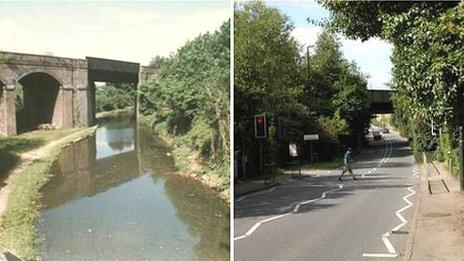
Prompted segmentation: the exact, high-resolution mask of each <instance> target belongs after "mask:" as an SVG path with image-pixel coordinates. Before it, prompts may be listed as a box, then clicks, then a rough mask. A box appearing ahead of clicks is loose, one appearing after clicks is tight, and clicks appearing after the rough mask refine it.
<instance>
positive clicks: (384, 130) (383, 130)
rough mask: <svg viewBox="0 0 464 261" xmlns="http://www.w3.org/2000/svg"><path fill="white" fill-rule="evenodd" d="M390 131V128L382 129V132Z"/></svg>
mask: <svg viewBox="0 0 464 261" xmlns="http://www.w3.org/2000/svg"><path fill="white" fill-rule="evenodd" d="M389 132H390V130H389V129H388V128H383V129H382V133H389Z"/></svg>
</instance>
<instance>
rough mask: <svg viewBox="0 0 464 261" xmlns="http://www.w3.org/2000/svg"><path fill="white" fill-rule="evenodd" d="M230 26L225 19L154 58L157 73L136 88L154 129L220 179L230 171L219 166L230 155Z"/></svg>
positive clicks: (153, 63)
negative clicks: (166, 54)
mask: <svg viewBox="0 0 464 261" xmlns="http://www.w3.org/2000/svg"><path fill="white" fill-rule="evenodd" d="M229 28H230V22H225V23H224V24H223V25H222V26H221V27H220V29H219V30H218V31H216V32H214V33H207V34H204V35H200V36H198V37H196V38H195V39H194V40H192V41H189V42H187V43H186V44H185V45H184V46H183V47H182V48H180V49H179V50H178V51H177V52H176V53H175V54H172V55H171V56H170V57H167V58H163V57H155V58H154V59H153V61H152V64H151V66H154V67H156V68H157V76H156V78H155V79H154V80H153V81H152V82H149V83H146V84H145V85H143V86H142V88H141V95H142V96H141V98H142V99H141V100H142V104H141V110H142V112H143V114H145V115H150V118H151V122H152V125H153V126H154V127H155V128H156V129H157V131H158V132H160V134H162V135H168V136H170V137H172V138H173V139H174V144H176V145H175V146H177V147H179V148H182V149H180V150H179V153H180V154H185V155H184V156H185V157H188V156H187V154H188V152H187V151H190V152H192V154H196V152H198V153H199V155H200V157H201V160H202V161H204V162H203V167H204V168H203V170H202V171H204V172H208V173H210V174H211V175H213V176H214V175H218V176H221V177H228V173H229V172H228V171H225V168H223V166H222V164H228V163H227V162H228V158H229V111H230V109H229V106H230V103H229V86H230V74H229V73H230V66H229V59H230V58H229V57H230V46H229V42H230V30H229ZM184 145H185V146H187V147H185V146H184ZM181 152H182V153H181ZM184 152H185V153H184ZM194 152H195V153H194ZM225 159H226V160H225ZM224 160H225V161H224ZM219 161H221V164H219V163H218V162H219ZM215 166H216V167H217V168H216V167H215ZM206 169H209V170H206ZM219 172H220V173H219ZM200 174H201V173H200Z"/></svg>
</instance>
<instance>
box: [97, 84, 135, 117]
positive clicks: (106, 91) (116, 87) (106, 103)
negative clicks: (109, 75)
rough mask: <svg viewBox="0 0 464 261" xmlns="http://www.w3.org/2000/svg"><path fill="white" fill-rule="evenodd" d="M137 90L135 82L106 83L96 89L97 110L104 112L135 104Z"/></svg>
mask: <svg viewBox="0 0 464 261" xmlns="http://www.w3.org/2000/svg"><path fill="white" fill-rule="evenodd" d="M136 92H137V90H136V86H134V85H133V84H126V83H122V84H115V83H106V84H105V86H102V87H97V88H96V90H95V110H96V112H103V111H112V110H117V109H124V108H127V107H129V106H133V105H134V102H135V99H136Z"/></svg>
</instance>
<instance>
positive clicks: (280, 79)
mask: <svg viewBox="0 0 464 261" xmlns="http://www.w3.org/2000/svg"><path fill="white" fill-rule="evenodd" d="M234 22H235V50H234V58H235V62H234V65H235V68H234V77H235V82H234V84H235V86H234V91H235V92H234V95H235V97H234V103H235V106H234V107H235V108H234V110H235V111H234V113H235V115H234V116H235V118H234V130H235V133H234V135H235V143H236V145H237V148H240V150H241V151H242V153H243V154H244V155H247V156H246V158H247V160H248V163H249V166H247V167H248V171H249V172H251V173H258V170H257V169H258V166H259V165H260V164H258V163H259V157H258V155H259V150H260V147H262V149H263V151H264V154H265V158H266V159H265V161H266V163H267V164H269V163H270V164H272V163H277V162H282V161H286V160H287V157H288V151H287V148H288V143H297V144H298V147H299V148H301V149H302V151H300V155H301V156H302V157H306V156H307V154H308V153H309V148H308V147H309V146H308V144H302V143H301V140H302V136H303V134H307V133H318V134H319V135H320V138H321V140H320V141H319V142H318V143H317V144H315V148H314V151H315V152H318V153H319V158H320V159H322V160H326V159H330V158H333V157H335V156H336V153H334V152H336V151H337V150H338V149H339V147H342V145H351V146H356V145H358V143H359V141H360V140H361V139H363V137H364V130H365V129H366V128H367V126H368V124H369V120H370V113H369V110H368V100H367V91H366V86H367V81H366V76H364V75H362V74H361V73H360V72H359V70H358V68H357V67H356V65H355V64H352V63H350V62H349V61H347V60H346V59H345V58H343V55H342V52H341V47H340V43H339V40H338V39H337V38H336V36H335V35H334V34H332V33H330V32H329V31H325V32H323V33H322V34H321V35H320V36H319V38H318V40H317V43H316V46H315V47H316V48H315V53H314V54H313V55H310V56H309V57H307V56H305V55H304V54H303V53H300V47H299V46H298V43H297V42H296V40H295V39H294V38H293V37H292V36H291V32H292V30H293V24H292V23H291V21H290V20H289V19H288V18H287V17H286V16H285V15H283V14H282V13H280V11H279V10H278V9H276V8H272V7H268V6H266V5H265V3H263V2H261V1H252V2H249V3H245V4H238V5H237V6H236V9H235V21H234ZM308 60H309V63H308ZM261 113H265V114H266V116H267V119H268V126H269V127H268V138H267V139H266V140H265V141H260V140H257V139H255V138H254V123H253V119H254V116H255V115H256V114H261ZM278 120H281V121H283V122H284V124H285V126H286V127H285V136H286V137H285V138H283V139H282V138H279V137H278V135H277V132H278V128H279V126H278V122H279V121H278ZM328 150H330V151H328ZM305 154H306V155H305ZM306 158H307V157H306Z"/></svg>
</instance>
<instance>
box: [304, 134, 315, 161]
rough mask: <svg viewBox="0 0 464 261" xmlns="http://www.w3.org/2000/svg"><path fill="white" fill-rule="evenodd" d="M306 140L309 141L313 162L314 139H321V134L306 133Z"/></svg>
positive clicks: (310, 159) (310, 158)
mask: <svg viewBox="0 0 464 261" xmlns="http://www.w3.org/2000/svg"><path fill="white" fill-rule="evenodd" d="M303 140H304V141H309V162H310V163H313V142H312V141H313V140H319V134H305V135H303Z"/></svg>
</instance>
